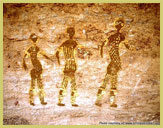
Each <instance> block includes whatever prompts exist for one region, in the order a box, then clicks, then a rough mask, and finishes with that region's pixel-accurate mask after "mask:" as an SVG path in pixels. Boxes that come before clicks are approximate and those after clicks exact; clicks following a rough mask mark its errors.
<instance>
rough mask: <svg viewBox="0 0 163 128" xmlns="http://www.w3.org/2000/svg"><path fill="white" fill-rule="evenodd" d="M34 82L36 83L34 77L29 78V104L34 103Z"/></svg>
mask: <svg viewBox="0 0 163 128" xmlns="http://www.w3.org/2000/svg"><path fill="white" fill-rule="evenodd" d="M35 83H36V79H35V78H31V87H30V90H29V103H30V105H33V106H34V105H35V104H34V90H35Z"/></svg>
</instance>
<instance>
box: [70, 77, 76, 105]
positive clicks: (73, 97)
mask: <svg viewBox="0 0 163 128" xmlns="http://www.w3.org/2000/svg"><path fill="white" fill-rule="evenodd" d="M70 79H71V81H70V82H71V105H72V106H74V107H77V106H78V105H77V104H76V103H75V102H76V97H77V95H78V94H77V86H76V82H75V76H74V75H73V76H71V78H70Z"/></svg>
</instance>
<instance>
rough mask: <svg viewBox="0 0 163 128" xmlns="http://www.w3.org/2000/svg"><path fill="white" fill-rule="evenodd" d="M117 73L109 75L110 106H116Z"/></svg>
mask: <svg viewBox="0 0 163 128" xmlns="http://www.w3.org/2000/svg"><path fill="white" fill-rule="evenodd" d="M117 78H118V75H117V73H115V74H112V75H110V80H111V87H110V106H111V107H117V104H116V94H117Z"/></svg>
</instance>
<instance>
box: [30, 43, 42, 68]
mask: <svg viewBox="0 0 163 128" xmlns="http://www.w3.org/2000/svg"><path fill="white" fill-rule="evenodd" d="M39 51H40V49H39V47H37V46H36V45H32V46H31V47H30V48H29V49H28V53H29V54H30V57H31V62H32V65H33V68H34V69H42V66H41V63H40V61H39V60H38V57H37V55H38V53H39Z"/></svg>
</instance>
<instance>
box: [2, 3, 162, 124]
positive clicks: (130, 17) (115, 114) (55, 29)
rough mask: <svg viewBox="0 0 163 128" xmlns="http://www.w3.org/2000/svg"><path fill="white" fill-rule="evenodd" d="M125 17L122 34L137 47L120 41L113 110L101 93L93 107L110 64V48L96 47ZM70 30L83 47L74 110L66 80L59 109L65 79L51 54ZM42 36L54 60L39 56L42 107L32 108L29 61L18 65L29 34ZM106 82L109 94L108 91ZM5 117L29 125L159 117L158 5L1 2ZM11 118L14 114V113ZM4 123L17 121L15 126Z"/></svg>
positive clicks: (42, 44)
mask: <svg viewBox="0 0 163 128" xmlns="http://www.w3.org/2000/svg"><path fill="white" fill-rule="evenodd" d="M118 17H123V18H124V20H125V26H124V27H123V29H122V33H123V34H124V35H125V38H126V40H128V43H129V44H130V45H131V46H132V47H134V48H135V49H134V50H128V49H126V48H125V46H124V45H123V44H121V45H120V49H119V51H120V57H121V63H122V70H121V71H120V72H119V76H118V94H117V103H118V107H117V108H110V107H109V100H108V99H109V98H108V95H107V94H106V95H105V96H104V97H103V100H102V101H103V105H102V107H97V106H95V105H94V102H95V99H96V93H97V90H98V87H99V86H100V85H101V84H102V81H103V79H104V76H105V73H106V68H107V65H108V64H109V62H110V58H109V54H108V48H107V47H105V48H104V57H103V58H101V57H100V54H99V49H98V45H100V44H101V42H102V41H104V40H105V38H107V37H109V36H110V35H111V34H113V33H115V28H114V21H115V19H116V18H118ZM69 26H73V27H74V28H75V31H76V33H75V37H74V39H75V40H76V41H77V42H78V43H79V44H81V45H83V46H84V48H82V49H80V50H78V51H77V57H76V58H77V64H78V69H77V72H76V82H77V85H78V92H79V96H78V98H77V103H78V104H79V107H77V108H74V107H71V104H70V85H69V86H68V89H67V90H68V94H67V96H66V97H65V99H64V103H66V106H65V107H59V106H57V99H58V91H59V86H60V85H61V82H62V79H63V73H62V69H63V68H64V60H63V59H62V60H61V64H62V65H61V66H59V65H58V64H57V61H56V58H55V56H54V54H55V52H56V49H57V47H58V46H60V45H61V44H62V43H63V42H64V41H65V40H67V39H68V35H67V33H66V28H67V27H69ZM31 33H35V34H36V35H38V36H39V42H38V46H39V47H40V48H41V49H42V50H43V51H44V52H46V54H47V55H48V56H50V57H51V58H53V59H54V62H50V61H49V60H46V59H45V58H44V57H42V56H40V57H39V60H40V61H41V64H42V66H43V70H44V72H43V74H42V77H43V84H44V90H45V94H46V96H45V100H46V101H47V102H48V104H47V105H46V106H42V105H40V102H39V99H38V96H36V97H35V103H36V106H30V105H29V102H28V100H29V99H28V98H29V95H28V91H29V88H30V74H29V72H30V69H31V68H32V66H31V63H30V59H28V60H27V65H28V67H29V69H28V71H25V70H24V69H23V68H22V59H23V56H24V52H25V50H26V49H27V48H28V47H29V46H30V45H31V41H30V40H29V36H30V34H31ZM109 88H110V84H108V87H107V92H109ZM3 114H4V115H3V116H4V124H7V122H6V120H9V119H13V118H14V117H17V116H19V117H21V118H23V119H25V120H27V122H29V123H27V124H41V125H56V124H66V125H67V124H69V125H71V124H99V122H150V123H159V122H160V5H159V4H94V3H89V4H61V3H60V4H57V3H54V4H9V3H8V4H7V3H6V4H4V5H3ZM14 119H15V118H14ZM9 122H10V123H8V124H16V123H11V121H9Z"/></svg>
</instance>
